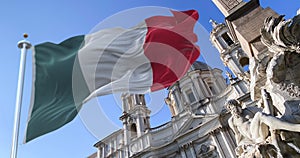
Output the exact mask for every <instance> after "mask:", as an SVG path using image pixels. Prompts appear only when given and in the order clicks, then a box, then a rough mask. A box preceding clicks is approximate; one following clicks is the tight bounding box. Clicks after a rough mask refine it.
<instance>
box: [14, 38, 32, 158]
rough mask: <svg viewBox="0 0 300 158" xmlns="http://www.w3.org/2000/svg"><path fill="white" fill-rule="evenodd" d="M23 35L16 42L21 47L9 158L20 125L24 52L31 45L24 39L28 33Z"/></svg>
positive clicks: (16, 142) (15, 151) (15, 143)
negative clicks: (20, 39) (22, 38)
mask: <svg viewBox="0 0 300 158" xmlns="http://www.w3.org/2000/svg"><path fill="white" fill-rule="evenodd" d="M23 37H24V40H22V41H20V42H18V48H20V49H21V59H20V68H19V77H18V88H17V95H16V107H15V108H16V109H15V118H14V131H13V139H12V147H11V155H10V158H16V157H17V148H18V137H19V127H20V114H21V113H20V111H21V105H22V95H23V84H24V73H25V64H26V53H27V49H29V48H30V47H31V44H30V42H29V41H27V40H26V38H27V37H28V35H27V34H24V35H23Z"/></svg>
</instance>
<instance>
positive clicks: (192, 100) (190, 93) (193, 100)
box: [186, 90, 196, 103]
mask: <svg viewBox="0 0 300 158" xmlns="http://www.w3.org/2000/svg"><path fill="white" fill-rule="evenodd" d="M186 95H187V96H188V98H189V101H190V103H193V102H195V101H196V98H195V95H194V93H193V91H192V90H188V91H187V92H186Z"/></svg>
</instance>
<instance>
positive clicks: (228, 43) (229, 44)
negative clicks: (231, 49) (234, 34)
mask: <svg viewBox="0 0 300 158" xmlns="http://www.w3.org/2000/svg"><path fill="white" fill-rule="evenodd" d="M221 36H222V38H223V40H224V41H225V42H226V44H227V45H228V46H231V45H233V43H234V42H233V41H232V39H231V38H230V37H229V35H228V34H227V33H223V34H222V35H221Z"/></svg>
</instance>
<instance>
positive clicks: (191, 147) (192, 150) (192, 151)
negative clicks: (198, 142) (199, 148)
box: [189, 142, 197, 158]
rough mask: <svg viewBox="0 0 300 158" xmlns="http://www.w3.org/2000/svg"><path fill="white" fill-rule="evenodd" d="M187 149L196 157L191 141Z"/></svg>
mask: <svg viewBox="0 0 300 158" xmlns="http://www.w3.org/2000/svg"><path fill="white" fill-rule="evenodd" d="M189 149H190V152H191V154H192V157H193V158H196V157H197V156H196V153H195V150H194V148H193V143H192V142H190V143H189Z"/></svg>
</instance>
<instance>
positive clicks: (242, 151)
mask: <svg viewBox="0 0 300 158" xmlns="http://www.w3.org/2000/svg"><path fill="white" fill-rule="evenodd" d="M226 108H227V109H228V110H229V111H230V112H231V114H232V116H231V117H230V118H229V119H228V124H229V127H230V128H231V129H232V130H233V132H234V134H235V139H236V143H237V148H236V154H237V155H238V156H240V157H249V156H250V155H252V156H253V157H254V156H255V155H258V154H261V152H259V151H258V148H267V149H270V151H272V152H273V153H272V152H269V153H268V154H271V155H273V156H274V154H275V155H276V145H274V144H272V143H271V141H269V140H268V139H270V138H269V137H270V134H269V131H274V130H287V131H293V132H300V124H293V123H289V122H286V121H284V120H281V119H279V118H276V117H274V116H272V115H268V114H266V113H264V112H262V111H261V110H259V109H255V110H253V109H251V108H250V107H249V108H246V109H242V106H241V104H240V103H239V102H238V101H237V100H229V101H228V102H227V103H226ZM253 108H254V107H253ZM263 151H265V150H263ZM256 157H257V156H256Z"/></svg>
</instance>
